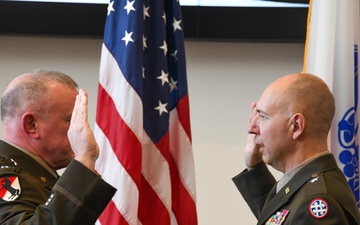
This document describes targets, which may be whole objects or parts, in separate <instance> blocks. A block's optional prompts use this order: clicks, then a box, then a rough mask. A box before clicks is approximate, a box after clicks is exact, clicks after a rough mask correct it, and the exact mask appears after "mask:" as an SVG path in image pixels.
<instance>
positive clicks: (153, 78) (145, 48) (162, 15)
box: [104, 0, 187, 143]
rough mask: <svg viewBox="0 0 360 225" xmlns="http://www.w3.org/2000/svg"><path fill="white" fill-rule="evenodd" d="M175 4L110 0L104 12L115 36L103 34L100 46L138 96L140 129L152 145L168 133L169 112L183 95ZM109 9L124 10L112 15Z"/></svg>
mask: <svg viewBox="0 0 360 225" xmlns="http://www.w3.org/2000/svg"><path fill="white" fill-rule="evenodd" d="M174 4H179V3H178V2H174V1H150V0H148V1H132V2H130V1H127V3H126V4H125V1H114V2H113V3H112V4H111V5H110V6H109V7H110V9H108V10H109V11H108V13H109V14H110V16H111V17H112V18H111V19H110V20H109V19H108V21H107V25H106V26H107V28H106V30H108V29H109V28H108V26H110V27H112V28H113V29H112V30H113V31H115V32H117V33H116V34H113V33H109V32H108V33H105V37H104V43H105V45H107V46H108V48H109V49H110V51H111V52H112V54H113V55H114V56H115V58H116V60H117V61H118V64H119V66H120V68H121V70H122V72H123V74H124V76H125V78H126V79H127V81H128V82H129V83H130V84H131V85H132V87H133V88H134V89H135V90H136V92H137V93H138V95H139V96H140V97H141V99H142V102H143V107H144V109H143V110H144V128H145V130H146V132H147V133H148V135H149V136H150V138H151V139H152V141H153V142H154V143H157V142H158V141H159V140H160V139H161V138H162V137H163V136H164V134H165V133H166V132H168V127H169V123H168V121H169V111H171V110H172V109H173V108H174V107H175V106H176V104H177V102H178V100H179V99H181V98H182V97H183V96H185V95H186V94H187V83H186V82H187V81H186V76H183V75H184V74H186V71H185V51H184V45H183V32H181V31H182V27H181V22H182V21H181V11H180V7H178V6H176V5H174ZM111 7H112V8H119V9H122V8H124V9H126V11H125V12H123V13H112V8H111ZM135 9H137V11H136V10H135ZM139 9H140V10H139ZM164 9H165V10H164ZM173 9H178V10H173ZM138 11H140V13H136V12H138ZM150 13H151V16H150ZM116 21H122V22H121V23H117V22H116ZM161 24H162V25H161ZM114 26H116V28H114ZM177 31H180V32H177ZM120 37H121V38H120ZM124 59H126V60H124ZM154 128H157V129H154Z"/></svg>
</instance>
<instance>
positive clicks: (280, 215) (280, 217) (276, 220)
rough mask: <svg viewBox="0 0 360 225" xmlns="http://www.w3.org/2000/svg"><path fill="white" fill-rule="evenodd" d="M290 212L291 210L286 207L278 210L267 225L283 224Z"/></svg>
mask: <svg viewBox="0 0 360 225" xmlns="http://www.w3.org/2000/svg"><path fill="white" fill-rule="evenodd" d="M288 214H289V210H287V209H284V210H283V211H282V212H277V213H276V214H274V215H272V216H271V217H270V218H269V219H268V221H266V223H265V225H281V224H283V222H284V221H285V218H286V216H287V215H288Z"/></svg>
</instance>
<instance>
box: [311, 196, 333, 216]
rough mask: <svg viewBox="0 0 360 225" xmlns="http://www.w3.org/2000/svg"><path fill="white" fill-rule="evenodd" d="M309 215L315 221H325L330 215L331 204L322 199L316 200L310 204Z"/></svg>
mask: <svg viewBox="0 0 360 225" xmlns="http://www.w3.org/2000/svg"><path fill="white" fill-rule="evenodd" d="M309 213H310V215H311V216H312V217H314V218H315V219H323V218H325V217H326V216H327V214H328V213H329V204H328V203H327V201H325V200H324V199H322V198H315V199H313V200H312V201H311V202H310V204H309Z"/></svg>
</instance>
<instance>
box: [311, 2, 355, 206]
mask: <svg viewBox="0 0 360 225" xmlns="http://www.w3.org/2000/svg"><path fill="white" fill-rule="evenodd" d="M358 44H359V0H345V1H344V0H310V5H309V18H308V30H307V38H306V46H305V58H304V72H306V73H311V74H314V75H317V76H319V77H321V78H322V79H323V80H324V81H325V82H326V83H327V84H328V86H329V88H330V90H331V91H332V93H333V94H334V97H335V104H336V112H335V116H334V120H333V123H332V127H331V131H330V135H329V141H328V142H329V148H330V151H331V152H332V153H333V154H334V156H335V158H336V160H337V163H338V165H339V167H340V169H341V170H342V171H343V172H344V174H345V177H346V178H347V180H348V183H349V185H350V187H351V189H352V191H353V193H354V195H355V198H356V202H357V204H358V206H359V208H360V201H359V134H358V116H359V113H358V98H359V94H358V63H359V60H358Z"/></svg>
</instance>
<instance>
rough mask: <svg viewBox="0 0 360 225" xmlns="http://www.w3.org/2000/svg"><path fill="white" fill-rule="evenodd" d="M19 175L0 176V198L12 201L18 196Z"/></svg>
mask: <svg viewBox="0 0 360 225" xmlns="http://www.w3.org/2000/svg"><path fill="white" fill-rule="evenodd" d="M20 193H21V188H20V183H19V177H17V176H7V177H0V198H1V199H2V200H4V201H14V200H15V199H17V198H18V197H19V196H20Z"/></svg>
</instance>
